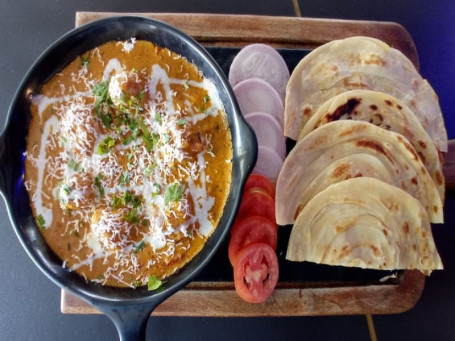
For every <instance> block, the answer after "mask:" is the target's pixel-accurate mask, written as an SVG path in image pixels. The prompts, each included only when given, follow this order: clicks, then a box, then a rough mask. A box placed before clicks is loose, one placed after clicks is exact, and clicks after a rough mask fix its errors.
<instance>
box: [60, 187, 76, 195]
mask: <svg viewBox="0 0 455 341" xmlns="http://www.w3.org/2000/svg"><path fill="white" fill-rule="evenodd" d="M60 188H61V189H62V191H63V192H65V194H66V195H70V193H71V191H72V190H73V189H72V188H70V187H68V186H63V185H62V186H61V187H60Z"/></svg>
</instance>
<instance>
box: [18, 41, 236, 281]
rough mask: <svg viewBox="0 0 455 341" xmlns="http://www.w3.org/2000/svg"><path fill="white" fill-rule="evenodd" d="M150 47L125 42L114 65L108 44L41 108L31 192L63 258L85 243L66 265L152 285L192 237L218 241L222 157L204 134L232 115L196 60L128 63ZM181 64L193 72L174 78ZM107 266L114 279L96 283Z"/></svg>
mask: <svg viewBox="0 0 455 341" xmlns="http://www.w3.org/2000/svg"><path fill="white" fill-rule="evenodd" d="M142 44H151V43H146V42H139V41H136V40H135V39H131V40H129V41H126V42H120V43H117V44H114V45H116V46H117V50H116V51H117V53H120V54H123V55H122V57H121V58H120V57H119V58H116V57H109V58H106V57H105V55H109V54H108V53H106V50H104V49H103V47H98V48H96V49H94V50H92V51H89V52H88V53H87V54H85V55H84V56H87V57H84V56H83V57H81V60H83V63H82V66H81V67H79V68H78V70H77V71H74V70H73V71H72V72H71V73H70V80H71V82H70V84H71V85H69V84H68V82H65V81H64V78H65V75H66V73H65V70H64V71H62V73H61V74H59V75H58V76H56V77H57V81H56V82H57V83H56V84H58V86H55V85H54V86H53V89H58V90H57V91H56V92H52V93H51V95H47V94H46V93H42V94H40V95H37V96H34V98H33V103H32V107H34V109H35V110H36V113H37V115H36V118H35V119H36V120H38V121H39V126H40V130H42V133H41V135H40V141H35V142H30V141H29V144H28V148H27V152H26V153H25V156H26V160H27V161H26V184H27V189H28V190H29V192H30V195H31V198H32V202H33V205H32V206H33V209H34V213H35V216H36V218H37V222H38V224H39V225H40V226H41V228H42V230H43V234H44V235H45V237H46V236H49V237H48V238H47V239H48V240H51V239H52V238H54V237H55V235H57V233H54V232H53V231H54V230H55V231H56V230H58V229H61V231H60V230H59V233H58V235H59V236H60V237H61V238H62V240H60V241H59V243H60V244H59V246H58V247H55V248H54V250H55V249H57V248H61V243H64V242H65V240H68V239H67V238H72V237H74V236H77V237H78V243H76V246H74V247H72V246H71V244H70V243H69V242H68V246H67V248H68V249H70V248H71V247H72V251H71V256H70V257H68V258H65V259H63V261H64V266H65V267H68V268H69V269H70V270H75V271H78V272H80V273H81V274H82V275H83V276H84V277H87V278H88V279H89V280H92V281H94V282H97V283H101V284H109V285H120V286H129V287H136V286H138V285H144V284H146V283H147V279H148V277H150V275H151V273H150V272H147V271H144V269H161V270H160V271H159V273H158V275H159V276H158V277H164V276H167V275H169V274H171V273H172V272H174V271H176V270H177V268H178V266H177V265H176V268H175V269H174V268H172V267H171V266H170V264H173V263H175V262H177V263H178V261H179V259H180V258H182V254H183V253H184V252H185V251H186V250H189V249H190V248H191V240H192V239H193V238H194V237H195V236H199V237H200V238H206V237H207V236H209V235H210V234H211V233H212V232H213V229H214V227H215V225H216V223H217V220H216V219H215V218H214V217H213V213H212V211H213V209H214V206H215V204H216V200H218V199H216V197H215V196H214V195H211V194H212V193H211V192H210V193H209V191H208V184H211V183H212V182H213V181H214V180H213V179H211V178H210V175H209V174H208V173H207V167H208V166H209V165H210V162H211V161H210V160H215V159H216V156H217V155H216V153H214V148H213V141H212V138H213V136H212V133H210V132H206V131H204V132H200V131H199V130H198V129H199V128H198V127H199V125H201V124H203V122H204V121H210V120H211V119H214V118H217V117H218V118H219V117H220V116H222V117H223V119H224V116H223V115H224V109H223V105H222V102H221V100H220V98H219V95H218V92H217V89H216V88H215V86H214V84H213V82H211V81H210V80H208V79H205V78H201V79H198V78H197V77H193V78H191V77H190V76H189V74H188V70H187V69H188V66H187V65H186V64H189V65H191V64H190V63H188V61H186V60H185V59H184V58H182V57H181V56H179V55H176V54H173V53H171V52H170V51H169V52H167V54H168V56H169V59H170V60H172V61H173V64H171V63H170V62H169V63H166V62H165V63H164V64H163V63H160V62H158V63H154V64H152V65H150V66H149V67H143V68H141V69H140V70H138V69H136V68H134V67H133V68H131V67H129V66H128V65H129V63H126V62H125V59H124V58H125V55H131V56H133V55H135V50H136V49H141V50H140V51H137V53H138V54H141V53H143V48H144V47H143V45H142ZM138 45H139V47H138ZM119 50H120V51H119ZM154 50H155V52H156V51H161V49H158V48H157V47H154ZM163 54H166V53H164V52H163ZM160 58H163V57H162V55H160ZM163 59H164V58H163ZM175 63H178V64H175ZM185 63H186V64H185ZM93 65H98V66H99V68H100V69H101V71H93V70H92V69H94V68H95V67H94V66H93ZM177 66H178V68H179V69H181V70H183V71H185V73H184V75H183V76H179V77H176V75H175V73H173V71H172V70H173V69H175V68H176V67H177ZM192 67H194V66H192ZM184 69H185V70H184ZM96 74H97V75H98V76H96ZM197 76H198V77H200V74H199V72H197ZM201 94H203V96H202V95H201ZM217 122H219V121H217ZM221 122H224V121H222V120H221ZM225 124H227V123H225ZM228 140H229V142H230V135H229V137H228ZM228 147H229V148H230V146H228ZM229 161H230V158H229V157H228V158H226V160H223V161H222V162H223V164H226V162H229ZM212 162H213V161H212ZM223 167H225V166H223ZM30 169H31V170H34V172H35V173H34V176H31V175H30V176H28V174H29V173H31V172H30V171H29V170H30ZM226 172H229V173H230V168H229V167H228V169H227V170H226ZM211 174H213V173H211ZM212 177H213V175H212ZM227 185H229V184H227ZM210 186H212V185H210ZM212 187H213V186H212ZM210 188H211V187H210ZM218 205H222V206H223V205H224V202H219V203H218ZM218 218H219V217H218ZM62 226H63V227H62ZM144 250H147V257H145V256H143V254H144V252H145V251H144ZM177 250H178V251H177ZM188 260H189V259H188ZM188 260H187V261H188ZM180 266H181V265H180ZM98 268H102V269H103V272H102V273H100V274H99V275H98V276H96V277H94V274H93V272H94V271H95V269H98Z"/></svg>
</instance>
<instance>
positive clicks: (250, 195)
mask: <svg viewBox="0 0 455 341" xmlns="http://www.w3.org/2000/svg"><path fill="white" fill-rule="evenodd" d="M250 216H261V217H265V218H267V219H269V220H270V221H272V222H273V223H274V224H276V219H275V200H273V198H272V197H271V196H270V195H268V194H267V193H266V192H265V191H264V190H261V189H260V188H256V187H254V188H250V189H249V190H248V191H246V192H245V193H244V194H243V198H242V202H241V203H240V208H239V212H238V214H237V220H236V221H237V222H240V221H242V220H243V219H245V218H247V217H250Z"/></svg>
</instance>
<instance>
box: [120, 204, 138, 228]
mask: <svg viewBox="0 0 455 341" xmlns="http://www.w3.org/2000/svg"><path fill="white" fill-rule="evenodd" d="M122 218H123V220H125V221H127V222H129V223H132V224H137V223H139V221H140V219H139V216H138V215H137V210H136V209H135V208H133V209H132V210H131V211H129V212H128V214H127V215H124V216H123V217H122Z"/></svg>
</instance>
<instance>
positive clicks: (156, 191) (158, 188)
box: [152, 182, 161, 197]
mask: <svg viewBox="0 0 455 341" xmlns="http://www.w3.org/2000/svg"><path fill="white" fill-rule="evenodd" d="M160 192H161V185H160V184H158V183H156V182H155V183H154V184H153V185H152V196H153V197H154V196H156V195H158V194H160Z"/></svg>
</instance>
